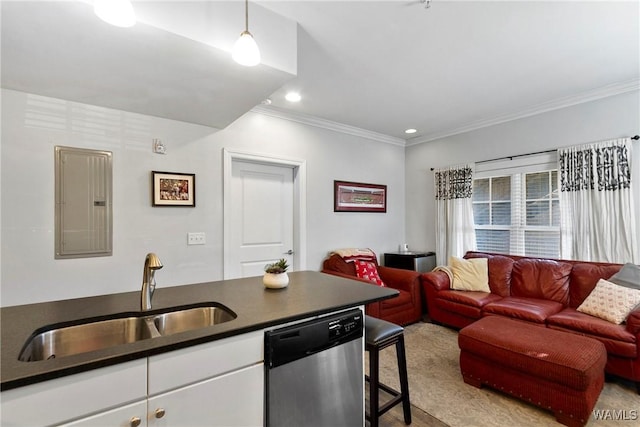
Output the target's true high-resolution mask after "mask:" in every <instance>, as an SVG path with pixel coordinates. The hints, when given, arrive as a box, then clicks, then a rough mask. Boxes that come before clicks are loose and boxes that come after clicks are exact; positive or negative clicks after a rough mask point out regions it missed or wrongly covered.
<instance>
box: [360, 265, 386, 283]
mask: <svg viewBox="0 0 640 427" xmlns="http://www.w3.org/2000/svg"><path fill="white" fill-rule="evenodd" d="M353 264H354V265H355V267H356V276H358V277H359V278H360V279H365V280H368V281H370V282H371V283H375V284H376V285H378V286H386V285H385V284H384V282H383V281H382V279H381V278H380V275H379V274H378V268H377V266H376V264H375V263H373V262H371V261H362V260H359V259H357V260H355V261H353Z"/></svg>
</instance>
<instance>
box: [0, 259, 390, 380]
mask: <svg viewBox="0 0 640 427" xmlns="http://www.w3.org/2000/svg"><path fill="white" fill-rule="evenodd" d="M289 278H290V282H289V286H288V287H287V288H284V289H265V287H264V286H263V284H262V277H251V278H244V279H234V280H223V281H218V282H208V283H199V284H193V285H184V286H174V287H166V288H163V287H162V284H159V285H158V287H157V288H156V291H155V295H154V296H153V310H151V311H149V312H145V313H144V314H145V315H146V314H153V313H155V312H160V311H163V310H164V311H166V309H167V308H170V307H176V306H188V305H191V304H198V303H211V302H216V303H220V304H223V305H225V306H227V307H228V308H230V309H231V310H233V311H234V312H235V313H236V314H237V316H238V317H237V318H236V319H234V320H232V321H230V322H226V323H221V324H218V325H215V326H211V327H207V328H202V329H198V330H194V331H189V332H183V333H179V334H174V335H169V336H163V337H158V338H153V339H147V340H142V341H138V342H135V343H131V344H125V345H119V346H116V347H111V348H109V349H103V350H97V351H92V352H89V353H83V354H76V355H71V356H66V357H61V358H58V359H52V360H43V361H37V362H22V361H19V360H18V354H19V353H20V351H21V350H22V347H23V345H24V343H25V342H26V341H27V339H28V338H29V337H30V336H31V334H33V333H34V331H36V330H37V329H39V328H43V327H44V326H47V325H55V324H69V323H71V324H72V323H74V322H77V321H78V320H81V319H86V318H109V317H117V315H119V314H121V313H131V314H132V315H134V316H135V315H140V313H141V310H140V291H136V292H126V293H119V294H113V295H103V296H96V297H87V298H78V299H71V300H63V301H52V302H44V303H38V304H28V305H20V306H13V307H4V308H1V309H0V323H1V325H2V328H1V335H2V337H1V341H0V345H1V347H0V348H1V354H0V356H1V359H2V361H1V364H0V369H1V371H0V374H1V387H0V389H1V390H9V389H12V388H16V387H22V386H25V385H28V384H34V383H37V382H42V381H47V380H50V379H54V378H58V377H63V376H66V375H71V374H76V373H79V372H84V371H88V370H91V369H96V368H100V367H104V366H109V365H114V364H117V363H122V362H126V361H129V360H133V359H139V358H143V357H147V356H151V355H154V354H160V353H165V352H168V351H172V350H176V349H180V348H184V347H189V346H192V345H196V344H201V343H205V342H210V341H215V340H218V339H221V338H226V337H230V336H233V335H238V334H242V333H246V332H251V331H255V330H260V329H263V328H268V327H271V326H275V325H278V324H282V323H287V322H291V321H295V320H300V319H304V318H307V317H311V316H315V315H320V314H324V313H329V312H332V311H335V310H340V309H343V308H348V307H353V306H357V305H364V304H366V303H369V302H373V301H379V300H383V299H387V298H392V297H394V296H396V295H397V293H398V292H397V291H396V290H394V289H390V288H384V287H378V286H372V285H368V284H366V283H362V282H358V281H355V280H349V279H344V278H341V277H337V276H333V275H329V274H324V273H318V272H313V271H302V272H292V273H289Z"/></svg>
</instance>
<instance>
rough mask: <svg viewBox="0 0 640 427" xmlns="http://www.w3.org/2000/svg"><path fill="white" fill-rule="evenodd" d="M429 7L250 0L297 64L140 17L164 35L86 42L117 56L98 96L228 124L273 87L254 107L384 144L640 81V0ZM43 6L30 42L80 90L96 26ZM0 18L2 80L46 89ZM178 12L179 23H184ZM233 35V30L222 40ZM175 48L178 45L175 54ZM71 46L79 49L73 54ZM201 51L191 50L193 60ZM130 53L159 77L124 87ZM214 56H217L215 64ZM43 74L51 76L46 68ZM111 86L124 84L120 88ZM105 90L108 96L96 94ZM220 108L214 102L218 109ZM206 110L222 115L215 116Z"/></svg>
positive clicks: (408, 1)
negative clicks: (283, 30)
mask: <svg viewBox="0 0 640 427" xmlns="http://www.w3.org/2000/svg"><path fill="white" fill-rule="evenodd" d="M3 3H6V2H3ZM168 3H171V4H173V5H174V11H177V10H180V8H181V7H182V5H180V2H179V1H178V2H158V3H157V4H158V5H159V4H165V5H166V4H168ZM195 3H207V2H195ZM209 3H211V2H209ZM213 3H215V4H221V2H213ZM236 3H237V2H236ZM183 4H186V3H185V2H183ZM189 4H193V2H191V3H189ZM136 5H138V6H136ZM426 5H427V4H426V3H423V2H421V1H420V0H394V1H306V0H302V1H283V2H274V1H264V0H261V1H258V2H252V3H250V24H249V27H250V31H251V32H252V33H253V34H254V36H255V39H256V41H257V43H258V45H259V46H260V49H261V51H263V50H264V51H274V50H277V49H278V48H279V47H280V46H281V45H282V43H274V42H273V37H271V36H270V35H269V34H268V32H269V31H270V30H271V29H274V28H275V27H280V25H265V23H264V22H262V23H261V22H260V21H261V20H262V16H263V15H264V13H262V12H260V11H261V10H267V11H270V12H272V13H273V12H274V13H275V14H277V15H278V16H281V17H284V18H288V19H289V20H290V21H292V22H294V23H295V22H297V23H298V26H297V52H295V53H297V73H296V71H295V70H294V71H292V70H291V67H289V68H287V67H277V66H273V65H272V64H269V65H260V66H258V71H254V70H253V69H242V67H239V66H237V65H235V64H227V62H228V61H230V60H229V59H228V52H223V51H224V48H221V50H220V51H219V52H215V55H213V56H214V57H216V58H214V59H212V58H211V56H207V49H204V48H203V46H202V45H200V44H201V43H206V41H203V40H200V41H199V43H197V44H196V45H192V44H189V43H187V41H189V39H187V38H186V37H185V36H184V34H186V33H181V34H182V35H181V36H177V35H176V34H175V33H176V32H178V33H180V31H176V30H175V29H172V30H171V31H173V32H172V33H170V34H164V35H163V34H161V32H158V31H155V30H158V28H157V27H154V26H152V25H149V23H148V22H146V23H143V24H138V25H136V27H138V26H140V27H141V28H142V30H140V31H141V32H143V33H145V34H144V36H145V37H148V38H149V39H148V40H151V38H154V37H157V40H158V41H159V43H155V44H154V47H153V50H149V44H148V43H146V44H145V43H142V42H141V43H139V44H137V45H136V43H131V42H128V41H126V40H121V39H119V38H118V36H117V35H114V34H115V33H114V31H115V32H117V31H118V30H120V31H121V29H118V28H115V27H114V28H113V29H111V28H110V29H108V31H110V33H109V34H106V33H105V34H103V36H101V37H97V36H96V37H95V40H93V42H95V44H94V45H92V46H91V49H90V50H91V51H93V52H94V53H93V55H95V52H97V53H100V52H105V55H106V54H108V55H110V56H108V58H109V61H112V62H114V64H112V65H114V66H113V67H112V68H111V72H110V74H111V76H107V77H108V78H107V80H105V81H104V82H103V83H104V88H108V87H111V89H109V91H110V92H112V93H111V95H112V97H116V96H117V97H118V98H120V99H118V102H113V103H112V105H105V106H112V107H114V108H120V109H123V110H130V111H138V112H145V113H147V114H152V115H159V116H163V117H169V118H176V119H179V120H184V121H188V122H195V123H203V124H208V125H212V126H215V127H224V126H226V125H227V124H228V123H230V122H232V121H233V120H234V119H235V118H237V117H239V116H240V115H241V114H243V113H244V112H246V111H248V110H249V109H251V108H252V107H254V106H256V105H260V101H262V100H263V99H264V98H266V97H269V98H270V99H271V101H272V104H271V105H270V106H269V107H264V106H260V107H258V109H259V110H260V111H263V112H268V113H269V112H270V113H272V114H279V115H282V116H286V117H290V118H293V119H298V120H308V121H315V122H316V123H318V121H321V122H323V123H324V124H331V123H334V124H335V125H337V126H342V127H343V128H345V129H362V130H364V131H365V132H368V133H369V134H370V135H373V137H374V138H375V137H376V135H378V136H379V137H380V138H379V139H381V140H388V141H391V142H398V143H402V144H404V143H405V140H406V143H407V144H415V143H420V142H425V141H429V140H432V139H435V138H438V137H442V136H447V135H452V134H456V133H460V132H464V131H468V130H472V129H476V128H480V127H483V126H487V125H491V124H495V123H500V122H504V121H508V120H512V119H516V118H519V117H525V116H528V115H532V114H537V113H540V112H544V111H549V110H552V109H555V108H561V107H565V106H568V105H575V104H577V103H581V102H586V101H591V100H594V99H599V98H602V97H605V96H611V95H615V94H620V93H625V92H630V91H635V90H638V89H639V88H640V33H639V31H640V30H639V28H640V25H639V24H640V3H639V2H637V1H623V2H613V1H599V2H594V1H566V2H564V1H548V2H543V1H530V2H529V1H496V2H489V1H470V2H464V1H453V0H432V1H431V2H430V3H429V7H426ZM134 7H138V8H139V9H140V10H143V11H144V10H147V11H149V10H150V9H152V8H153V7H154V3H153V2H146V1H142V2H136V1H134ZM175 8H178V9H175ZM252 10H253V11H254V12H253V15H252V14H251V13H252ZM40 15H41V18H40V19H42V20H44V21H42V22H40V23H39V24H37V25H36V27H37V28H41V27H43V26H44V27H46V28H51V31H52V32H51V33H48V40H44V42H45V43H46V44H47V46H48V48H47V49H45V53H46V52H47V51H53V52H55V55H51V54H48V55H45V53H42V52H41V51H42V49H37V50H38V52H41V53H40V55H45V59H46V61H48V62H45V63H48V64H51V63H53V62H55V61H56V60H58V61H59V59H56V56H57V57H58V58H61V60H62V61H63V62H65V63H66V65H65V66H64V67H62V68H61V69H60V70H59V74H60V76H58V78H60V79H62V80H63V81H61V82H60V84H58V87H59V88H60V90H62V91H63V92H64V91H66V92H69V93H74V92H79V91H80V90H79V86H80V85H82V84H85V83H83V82H87V78H86V74H87V73H92V72H94V73H95V72H97V70H96V69H97V68H99V67H98V66H97V65H96V66H92V65H90V64H89V65H87V64H85V65H83V66H82V67H78V63H79V61H78V59H79V58H78V57H77V54H78V52H80V53H81V54H87V48H86V47H85V48H82V47H78V45H83V44H84V45H86V43H85V42H79V40H81V41H82V40H83V38H85V39H86V36H82V34H87V33H88V32H89V30H90V28H89V27H88V25H93V26H95V25H96V24H95V22H93V23H92V24H87V23H84V24H82V25H83V26H82V31H83V32H84V33H83V32H81V33H78V32H76V33H71V34H69V28H68V27H70V26H71V27H72V28H73V27H74V26H77V25H78V24H77V23H74V21H73V20H74V19H75V18H74V17H68V18H67V19H66V21H63V25H54V21H53V20H50V21H51V22H48V23H47V22H46V18H47V17H48V18H51V16H55V15H51V14H49V15H47V14H46V13H44V14H43V13H41V14H40ZM5 16H6V13H5V10H4V5H3V16H2V20H3V21H2V25H3V29H2V31H3V33H2V47H3V51H2V72H3V76H2V82H3V86H4V87H12V86H11V85H15V84H16V83H15V82H14V83H11V84H10V83H9V80H15V81H20V80H21V79H22V81H23V83H21V84H23V85H25V86H29V85H40V86H42V83H41V82H40V83H38V77H37V76H34V77H33V79H32V80H33V81H29V82H27V81H24V80H25V77H24V70H21V68H24V67H27V68H29V66H30V68H32V69H36V70H39V71H40V72H42V68H43V67H42V66H38V65H36V64H38V63H40V64H42V62H41V59H42V58H38V57H31V58H28V60H25V59H20V60H21V61H23V65H21V66H20V67H15V68H17V69H16V70H13V72H12V74H17V76H16V75H14V76H13V77H11V76H9V77H11V78H9V77H5V75H6V71H7V69H8V68H9V69H10V68H11V67H8V66H7V65H5V64H7V61H9V63H10V64H11V63H12V61H16V60H18V59H19V58H20V56H25V48H24V47H22V48H21V49H19V52H14V51H13V50H11V51H9V50H7V49H8V48H10V47H11V46H9V47H7V44H6V42H5V40H6V39H7V37H6V33H7V31H8V30H6V29H5V27H6V25H9V26H10V27H11V28H10V30H11V32H21V34H22V37H24V38H27V39H29V40H32V43H33V44H32V45H31V46H32V48H33V49H35V48H36V47H37V46H38V44H36V43H35V41H36V39H35V38H34V37H33V36H32V34H33V33H32V32H29V29H28V28H27V29H26V30H25V29H23V30H21V29H20V28H21V25H22V27H24V23H23V22H20V24H21V25H18V24H14V25H10V24H8V21H7V19H5ZM252 16H253V17H252ZM199 18H201V17H199ZM25 19H26V18H25ZM29 20H31V18H29ZM94 21H95V19H94ZM182 21H183V22H184V23H185V25H187V26H188V23H189V19H183V20H182ZM72 24H73V25H72ZM242 24H243V23H242V22H240V23H239V26H238V28H237V31H236V32H239V31H241V30H242ZM158 25H159V24H158ZM136 27H134V28H136ZM234 28H235V27H234ZM92 31H93V30H92ZM56 32H58V33H61V34H62V33H64V34H66V35H64V36H60V37H63V38H62V39H60V40H62V43H61V42H60V40H58V39H57V37H58V36H55V35H54V33H56ZM289 34H292V33H289ZM293 34H295V32H294V33H293ZM107 36H108V37H107ZM235 37H237V35H236V34H233V35H232V36H230V38H231V39H233V38H235ZM119 40H120V41H119ZM23 42H24V41H22V42H21V43H23ZM16 43H17V42H16ZM114 43H115V46H117V47H118V50H125V51H127V52H129V51H128V50H127V49H128V48H127V46H129V45H131V44H133V45H136V46H137V47H136V49H137V50H136V49H134V50H133V51H130V52H129V53H128V54H127V56H125V57H124V59H118V57H117V56H116V55H115V53H114V52H117V51H118V50H116V51H114V50H113V49H112V47H113V46H114ZM166 43H168V45H169V46H170V47H171V52H173V54H174V55H175V54H176V52H177V54H178V55H183V56H185V58H181V60H182V61H183V63H182V64H181V66H180V67H176V66H172V65H171V63H170V61H168V60H167V59H166V57H164V56H162V55H160V54H158V55H154V54H153V53H154V52H155V51H156V50H158V49H161V48H160V47H159V46H160V45H163V44H166ZM187 45H188V47H187ZM56 46H57V47H56ZM109 46H111V48H110V47H109ZM70 47H73V49H71V48H70ZM294 47H295V45H294ZM78 49H80V50H78ZM182 49H186V50H187V53H184V54H181V53H180V52H181V50H182ZM26 50H27V51H29V49H26ZM165 50H166V49H165ZM5 51H6V52H5ZM69 52H76V54H75V55H76V56H75V57H74V55H71V54H69ZM221 52H222V53H221ZM18 53H20V55H19V54H18ZM9 54H10V55H9ZM27 56H29V55H27ZM186 57H188V58H186ZM198 57H199V58H200V60H197V59H194V58H198ZM80 58H82V57H80ZM125 60H126V61H129V64H132V63H133V64H137V66H136V69H150V70H157V69H158V64H161V65H162V68H161V69H162V79H159V80H158V79H156V78H149V76H155V74H153V73H152V74H146V77H144V78H140V77H139V76H138V77H137V78H136V79H134V82H133V83H131V81H130V80H131V79H129V78H126V79H121V78H119V77H118V72H119V71H118V70H122V69H125V68H127V63H126V62H124V61H125ZM34 61H36V62H34ZM142 61H146V65H144V64H142ZM210 61H214V62H210ZM87 62H89V63H94V64H98V65H102V64H104V63H105V62H104V61H103V60H102V59H100V58H99V57H96V59H95V60H92V61H86V60H85V61H82V63H87ZM223 63H224V64H226V65H224V66H222V64H223ZM25 64H26V65H25ZM34 66H35V67H34ZM141 67H142V68H141ZM76 68H79V69H78V70H76ZM128 68H132V67H130V66H129V67H128ZM210 70H217V71H215V72H214V73H211V72H210ZM30 72H33V70H32V71H30ZM207 73H208V74H207ZM216 73H219V74H220V75H221V76H224V79H228V80H221V82H215V81H212V80H211V78H210V77H207V78H204V77H203V76H204V75H208V76H211V75H214V74H215V75H216V77H217V74H216ZM79 74H82V75H85V77H83V78H81V77H79ZM296 74H297V75H296ZM144 75H145V74H143V76H144ZM256 76H257V77H256ZM18 77H20V78H18ZM221 78H222V77H221ZM214 80H215V79H214ZM45 81H48V82H49V83H50V78H49V77H48V78H47V79H45ZM86 84H95V81H94V82H93V83H91V81H89V83H86ZM120 85H128V86H124V88H125V89H126V90H121V89H119V88H120V87H123V86H120ZM50 86H51V85H50ZM114 86H115V87H114ZM14 88H17V89H19V90H29V88H28V87H24V88H22V89H21V88H19V87H14ZM49 90H51V89H50V88H49ZM289 90H296V91H299V92H300V94H301V95H302V100H301V101H300V102H299V103H295V104H294V103H289V102H288V101H286V100H285V99H284V95H285V93H286V92H287V91H289ZM156 91H159V92H161V93H162V96H161V97H158V98H153V102H149V101H148V99H147V98H145V97H151V96H152V95H153V94H154V92H156ZM103 92H104V90H103ZM36 93H38V92H36ZM42 94H45V95H46V94H47V93H42ZM131 94H135V95H136V96H135V97H133V96H131ZM83 95H84V96H85V100H84V101H82V102H88V103H96V104H97V105H102V104H100V103H99V102H100V101H99V100H97V99H96V98H97V97H96V96H94V97H93V98H92V97H91V96H87V94H83ZM52 96H58V97H63V98H64V96H63V95H52ZM100 98H108V96H106V95H104V94H102V95H101V96H100ZM127 98H130V99H127ZM66 99H71V98H66ZM76 100H79V101H80V99H76ZM189 100H192V101H193V100H195V101H197V102H189ZM234 100H235V101H234ZM237 100H240V101H237ZM236 101H237V102H236ZM141 102H142V103H144V104H154V105H156V108H155V110H153V109H152V110H151V111H148V112H147V111H144V108H143V109H142V110H141V109H140V106H139V104H140V103H141ZM639 102H640V101H639ZM129 104H130V105H129ZM171 104H176V106H177V107H179V108H175V110H177V112H179V113H180V115H179V117H172V116H171V114H176V111H174V112H171V111H167V110H170V109H171V108H170V107H169V105H171ZM216 104H217V105H218V107H217V108H214V107H213V106H215V105H216ZM227 104H231V105H230V108H221V107H220V105H224V107H227ZM136 108H137V109H136ZM147 108H149V107H148V106H147ZM230 109H231V110H232V111H229V110H230ZM203 111H205V112H206V117H204V118H202V117H201V114H202V112H203ZM214 116H215V117H218V116H223V117H221V119H215V120H214V119H213V118H214ZM194 117H197V119H194ZM407 128H415V129H417V132H416V133H415V134H413V135H407V134H405V133H404V130H405V129H407Z"/></svg>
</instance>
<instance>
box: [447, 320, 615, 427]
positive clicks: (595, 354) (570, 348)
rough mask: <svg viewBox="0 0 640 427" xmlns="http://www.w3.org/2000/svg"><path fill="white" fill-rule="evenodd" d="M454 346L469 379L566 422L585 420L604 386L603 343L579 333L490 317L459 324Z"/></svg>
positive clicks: (585, 421)
mask: <svg viewBox="0 0 640 427" xmlns="http://www.w3.org/2000/svg"><path fill="white" fill-rule="evenodd" d="M458 346H459V347H460V370H461V371H462V377H463V378H464V381H465V382H466V383H467V384H471V385H473V386H476V387H482V386H483V385H486V386H489V387H491V388H494V389H496V390H500V391H502V392H504V393H508V394H510V395H512V396H515V397H517V398H520V399H522V400H524V401H526V402H530V403H532V404H534V405H537V406H540V407H541V408H544V409H548V410H550V411H551V412H553V414H554V415H555V417H556V420H558V422H560V423H562V424H565V425H567V426H572V427H573V426H583V425H585V424H586V423H587V422H588V421H589V417H590V415H591V411H593V407H594V406H595V404H596V401H597V400H598V397H599V396H600V392H601V391H602V387H603V385H604V365H605V363H606V361H607V352H606V350H605V348H604V345H603V344H602V343H601V342H600V341H597V340H594V339H591V338H587V337H584V336H581V335H575V334H571V333H566V332H561V331H555V330H551V329H547V328H544V327H540V326H533V325H530V324H527V323H525V322H520V321H517V320H511V319H508V318H505V317H501V316H488V317H484V318H482V319H480V320H478V321H477V322H475V323H472V324H471V325H469V326H467V327H465V328H464V329H462V330H461V331H460V334H459V335H458Z"/></svg>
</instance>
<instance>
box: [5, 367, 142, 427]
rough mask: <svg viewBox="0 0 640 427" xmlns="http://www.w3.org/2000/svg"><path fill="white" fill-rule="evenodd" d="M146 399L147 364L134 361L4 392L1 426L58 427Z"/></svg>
mask: <svg viewBox="0 0 640 427" xmlns="http://www.w3.org/2000/svg"><path fill="white" fill-rule="evenodd" d="M25 363H27V362H25ZM33 363H39V362H33ZM146 397H147V360H146V359H140V360H133V361H131V362H126V363H121V364H119V365H114V366H108V367H106V368H100V369H95V370H93V371H88V372H82V373H80V374H75V375H69V376H66V377H62V378H56V379H54V380H50V381H45V382H41V383H37V384H31V385H28V386H25V387H20V388H16V389H12V390H7V391H3V392H2V394H1V395H0V399H1V400H2V411H1V412H0V414H1V415H0V425H2V426H12V427H21V426H25V427H27V426H28V427H34V426H51V425H59V424H60V423H64V422H68V421H70V420H74V419H78V418H80V417H83V416H86V415H89V414H95V413H98V412H101V411H105V410H111V409H113V408H118V407H122V406H123V405H128V404H130V403H133V402H139V401H141V400H144V399H146ZM142 414H143V416H144V412H143V413H142ZM134 415H135V414H134V413H132V414H131V416H134ZM129 418H130V417H129Z"/></svg>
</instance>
